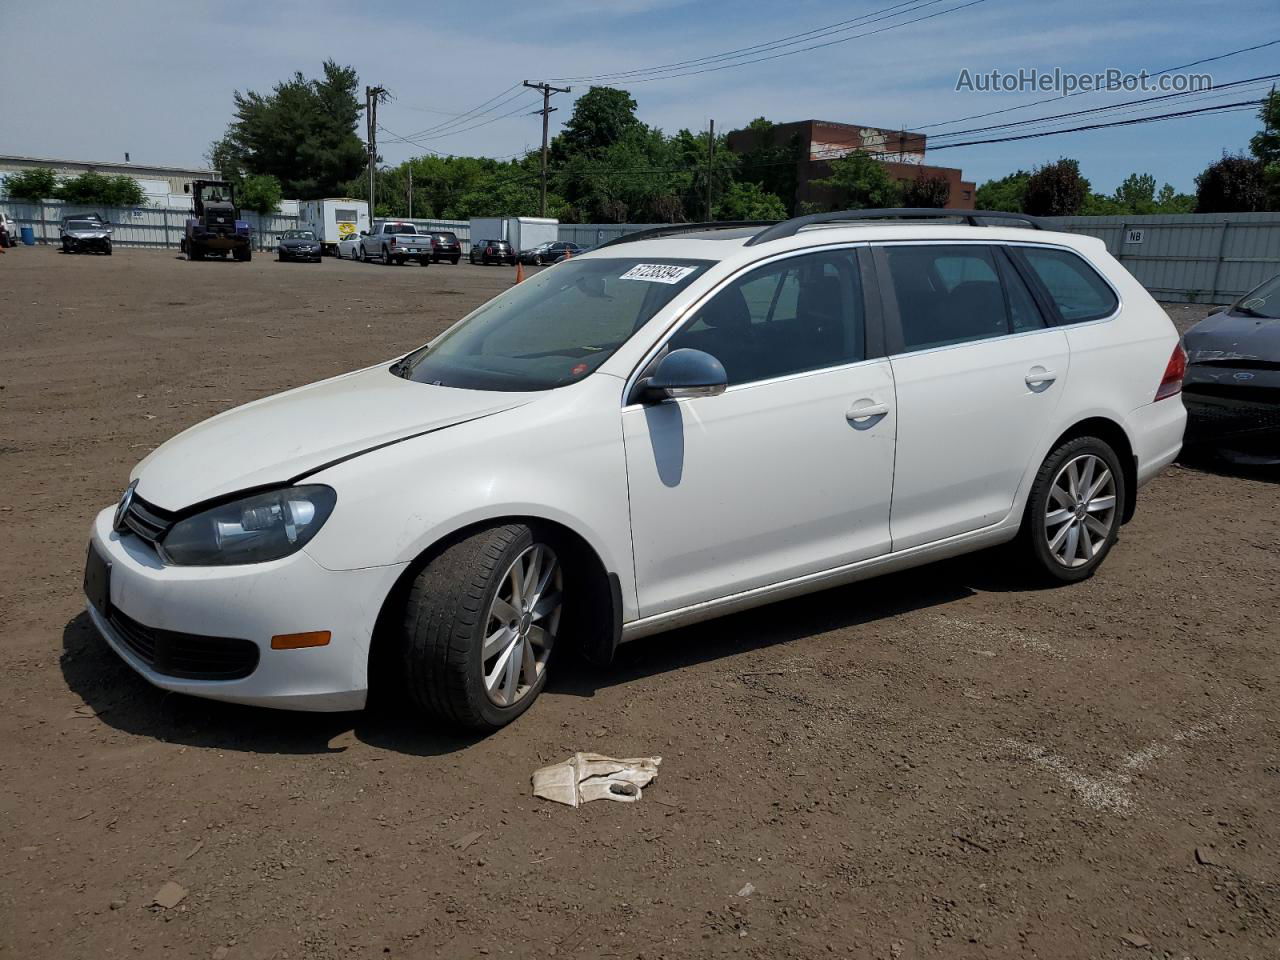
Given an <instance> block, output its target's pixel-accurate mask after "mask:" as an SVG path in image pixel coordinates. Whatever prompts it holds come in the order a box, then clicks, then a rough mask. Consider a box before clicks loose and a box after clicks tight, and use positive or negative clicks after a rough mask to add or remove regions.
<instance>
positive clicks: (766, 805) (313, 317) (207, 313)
mask: <svg viewBox="0 0 1280 960" xmlns="http://www.w3.org/2000/svg"><path fill="white" fill-rule="evenodd" d="M510 279H511V270H510V269H507V268H481V267H471V266H468V265H466V264H463V265H461V266H458V267H451V266H448V265H438V266H433V267H431V268H429V269H422V268H420V267H413V266H407V267H402V268H398V269H397V268H384V267H379V266H364V265H360V264H354V263H346V262H342V263H338V262H333V261H326V262H325V263H324V264H321V265H309V264H298V265H292V264H290V265H282V264H278V263H275V262H274V261H271V260H268V259H266V258H263V257H260V258H259V259H257V260H255V261H254V262H252V263H251V264H234V263H218V262H213V263H203V264H189V263H184V262H180V261H178V260H176V259H175V258H174V257H173V256H172V255H171V254H167V253H162V252H158V251H129V250H121V251H119V252H118V253H117V254H116V255H115V256H114V257H112V258H109V259H108V258H105V257H98V258H93V257H64V256H61V255H59V254H57V253H55V252H53V251H52V250H48V249H22V248H19V249H18V250H15V251H12V252H11V253H10V254H8V255H6V256H4V257H0V335H2V337H3V344H4V347H3V352H2V353H0V488H2V489H3V490H4V496H3V497H2V498H0V528H2V529H3V533H4V537H3V542H4V544H5V549H4V551H3V552H2V553H0V584H3V587H0V623H2V624H3V633H2V634H0V636H2V638H3V643H2V646H0V698H2V699H3V701H4V703H5V704H6V709H5V710H4V712H3V714H0V742H3V744H4V748H3V751H0V775H2V777H3V786H2V787H0V791H2V792H0V831H2V834H3V851H4V856H3V859H2V860H0V947H2V948H3V953H2V954H0V955H3V956H6V957H14V958H18V957H21V958H24V960H28V958H36V957H41V958H42V957H59V958H61V957H93V958H102V957H106V956H116V957H119V956H135V955H136V956H146V957H152V956H161V955H165V956H174V957H215V958H221V957H227V958H229V960H235V958H240V957H254V958H270V957H285V956H288V957H293V958H297V957H321V958H328V957H346V956H359V957H373V956H391V957H397V956H402V957H434V956H440V957H467V958H470V957H475V956H481V955H488V956H500V955H509V956H517V957H531V956H539V957H545V956H569V957H591V958H598V957H646V958H654V957H706V956H721V955H730V954H737V955H740V956H743V957H757V958H777V957H795V958H813V957H820V956H826V955H828V954H832V955H837V956H853V957H884V958H892V960H903V958H912V957H932V956H947V957H975V958H976V957H1005V956H1020V957H1022V956H1038V957H1072V958H1076V957H1141V956H1157V957H1170V958H1173V957H1177V958H1181V957H1224V958H1233V960H1234V958H1243V957H1258V958H1261V957H1273V956H1275V955H1276V949H1277V947H1276V944H1277V943H1278V942H1280V905H1278V904H1280V866H1278V864H1280V746H1278V741H1277V733H1278V732H1280V731H1278V730H1277V719H1278V717H1280V712H1278V711H1277V707H1276V699H1275V697H1276V694H1275V691H1276V689H1277V681H1280V653H1278V652H1277V642H1278V641H1280V628H1278V627H1277V605H1278V599H1280V598H1278V594H1280V547H1278V546H1277V544H1278V543H1280V485H1277V484H1276V483H1275V482H1273V481H1272V479H1271V478H1268V477H1266V476H1265V475H1257V476H1239V475H1231V474H1229V473H1225V472H1223V473H1218V472H1203V471H1200V470H1192V469H1188V468H1182V467H1180V468H1176V469H1173V470H1170V471H1169V472H1168V473H1167V474H1166V475H1164V476H1163V477H1161V478H1160V479H1159V480H1158V481H1156V482H1155V483H1153V484H1152V485H1151V486H1150V487H1148V488H1147V489H1146V490H1145V491H1144V492H1143V496H1142V498H1141V501H1140V505H1139V511H1138V516H1137V518H1136V519H1135V521H1134V522H1133V523H1132V524H1131V525H1129V526H1128V527H1126V528H1125V532H1124V537H1123V539H1122V541H1121V543H1120V544H1119V546H1118V547H1117V549H1116V550H1115V552H1114V553H1113V554H1112V556H1111V558H1110V559H1109V561H1108V563H1107V564H1106V565H1105V566H1104V567H1103V569H1102V571H1101V573H1100V574H1099V575H1098V576H1097V577H1095V578H1094V579H1093V580H1091V581H1089V582H1087V583H1084V584H1082V585H1079V586H1076V587H1071V588H1063V589H1055V590H1042V591H1031V590H1027V589H1025V588H1023V587H1021V586H1019V585H1018V583H1017V581H1016V579H1015V578H1013V577H1011V576H1010V575H1009V574H1008V573H1001V572H998V569H997V568H993V567H992V566H991V565H990V564H988V563H986V562H985V560H986V559H987V558H984V557H979V558H976V559H975V558H969V559H966V560H962V561H957V562H952V563H949V564H945V565H941V566H935V567H931V568H927V569H924V570H921V571H917V572H912V573H908V574H905V575H900V576H894V577H891V578H888V579H884V580H880V581H875V582H871V583H866V584H861V585H858V586H854V587H849V588H845V589H839V590H833V591H830V592H827V593H823V594H821V595H818V596H814V597H809V598H805V599H802V600H798V601H792V602H788V603H785V604H782V605H779V606H775V607H772V608H768V609H766V610H763V611H759V612H754V613H750V614H747V615H742V616H736V617H732V618H729V619H725V620H722V621H719V622H714V623H710V624H705V625H701V626H698V627H695V628H690V629H687V630H684V631H681V632H678V633H674V634H671V635H668V636H665V637H660V638H655V639H653V640H650V641H644V642H642V643H640V644H637V645H635V646H634V647H632V648H627V649H626V650H625V651H624V653H623V655H622V656H621V659H620V662H619V663H617V664H616V665H615V666H614V667H613V668H611V669H609V670H607V671H597V670H592V669H590V668H588V667H586V666H583V665H579V664H576V663H573V662H570V661H565V662H562V663H561V664H559V667H561V668H562V669H560V670H559V671H558V672H557V673H556V674H555V675H554V676H553V678H552V686H551V687H550V688H549V690H548V692H547V693H546V694H545V695H544V696H543V697H542V698H541V700H540V701H539V702H538V704H536V705H535V707H534V708H533V709H532V710H531V711H530V712H529V713H528V714H526V715H525V716H524V717H523V718H522V719H521V720H520V721H519V722H518V723H516V724H515V725H514V726H513V727H511V728H508V729H506V730H504V731H502V732H500V733H498V734H496V735H494V736H491V737H488V738H487V739H483V740H474V739H462V738H458V737H456V736H451V735H447V734H443V733H440V732H438V731H435V730H432V729H426V728H423V727H422V726H421V725H414V724H413V723H411V722H407V721H405V720H403V719H400V718H396V717H393V716H387V715H385V713H382V712H376V711H375V712H369V713H365V714H341V715H295V714H283V713H277V712H270V711H265V710H255V709H249V708H241V707H234V706H222V705H216V704H211V703H207V702H202V701H199V700H193V699H188V698H185V697H181V696H174V695H166V694H164V693H161V692H160V691H158V690H155V689H153V688H151V687H150V686H148V685H147V684H146V683H145V682H143V681H142V680H140V679H138V678H137V677H136V676H135V675H134V674H133V673H132V672H130V671H129V670H128V669H127V668H126V667H125V666H124V665H123V664H122V663H120V662H119V661H118V660H117V658H116V657H115V656H114V655H113V654H112V653H111V652H110V651H109V650H108V649H107V648H106V647H105V645H104V644H103V643H102V642H101V641H100V640H99V639H98V638H97V637H96V636H95V635H94V634H93V632H92V630H91V629H90V628H89V626H88V625H87V621H86V618H85V616H84V615H83V613H82V612H81V608H82V602H83V601H82V598H81V593H80V575H81V564H82V561H83V557H84V544H85V540H86V534H87V529H88V524H89V519H90V517H91V515H92V514H93V513H94V512H95V511H97V510H98V509H99V508H100V507H101V506H102V505H104V504H107V503H110V502H112V501H114V500H115V499H116V498H117V497H118V496H119V493H120V491H121V489H122V487H123V486H124V483H125V479H126V476H127V473H128V470H129V468H130V466H131V465H132V464H133V463H134V462H136V461H137V460H138V459H140V458H141V457H142V456H143V455H144V454H145V453H146V452H147V450H149V449H150V448H151V447H153V446H155V445H156V444H158V443H160V442H162V441H163V440H165V439H166V438H167V437H169V436H171V435H172V434H174V433H175V432H177V431H178V430H180V429H182V428H183V427H186V426H188V425H189V424H192V423H194V422H196V421H198V420H201V419H203V418H205V417H207V416H209V415H211V414H213V413H215V412H217V411H219V410H222V409H225V408H226V407H229V406H231V405H233V404H239V403H242V402H245V401H247V400H250V399H253V398H255V397H258V396H261V395H264V394H268V393H272V392H275V391H278V390H280V389H282V388H285V387H289V386H293V385H296V384H301V383H304V382H307V381H310V380H314V379H318V378H320V377H322V376H325V375H328V374H331V373H334V372H336V371H339V370H342V369H346V368H352V367H356V366H358V365H361V364H364V363H366V362H371V361H374V360H377V359H379V358H385V357H390V356H393V355H395V354H396V353H397V352H398V351H402V350H404V349H406V348H408V347H410V346H412V345H415V344H417V343H419V342H421V341H422V340H424V339H426V338H427V337H428V336H429V335H430V334H432V333H433V332H434V331H436V330H438V329H440V328H441V327H442V325H443V324H444V323H445V322H446V321H447V320H448V319H450V318H453V317H455V316H457V315H458V314H460V313H461V312H463V311H465V310H466V309H468V308H469V307H470V306H472V305H474V304H476V303H479V302H480V301H482V300H483V299H484V298H486V297H488V296H490V295H492V294H493V293H496V292H497V291H498V290H500V289H501V288H502V287H504V286H505V285H506V284H507V283H509V282H510ZM1201 313H1203V310H1202V309H1197V310H1192V311H1190V312H1189V315H1193V316H1195V315H1199V314H1201ZM575 749H587V750H596V751H600V752H603V753H609V754H613V755H617V756H632V755H648V754H660V755H662V757H663V765H662V773H661V776H660V777H659V778H658V780H657V781H656V782H655V783H654V785H653V786H652V788H650V789H648V790H646V792H645V796H644V799H643V801H642V802H641V803H639V804H636V805H630V806H628V805H623V804H611V803H597V804H592V805H591V806H588V807H585V808H583V809H580V810H571V809H569V808H565V807H557V806H553V805H551V804H547V803H544V802H542V801H535V800H532V799H531V798H530V796H529V775H530V773H531V771H532V770H533V769H534V768H535V767H537V766H539V765H541V764H543V763H548V762H553V761H555V760H558V759H561V758H563V757H565V756H566V755H568V754H569V753H570V752H571V751H573V750H575ZM476 834H478V836H476ZM468 840H469V841H470V842H467V841H468ZM169 882H174V883H176V884H179V885H180V886H181V887H182V888H183V889H184V890H185V891H186V894H185V897H184V898H183V899H182V900H181V902H179V903H177V904H176V905H174V906H171V907H169V908H167V909H165V908H162V907H159V906H155V905H153V903H152V901H153V898H154V897H155V895H156V894H157V892H158V891H160V890H161V888H162V887H164V885H165V884H167V883H169Z"/></svg>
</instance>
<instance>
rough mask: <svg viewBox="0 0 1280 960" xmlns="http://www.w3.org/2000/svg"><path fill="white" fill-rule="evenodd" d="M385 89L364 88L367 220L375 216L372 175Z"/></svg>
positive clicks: (374, 167) (375, 159) (376, 157)
mask: <svg viewBox="0 0 1280 960" xmlns="http://www.w3.org/2000/svg"><path fill="white" fill-rule="evenodd" d="M386 94H387V91H386V88H385V87H365V88H364V121H365V129H366V130H367V131H368V136H367V137H366V142H367V143H368V144H369V218H370V219H373V217H374V216H375V215H376V214H375V213H374V209H375V207H376V206H377V204H376V200H377V198H376V197H375V196H374V187H375V185H374V174H375V173H376V172H377V168H378V104H379V103H380V102H381V101H382V99H383V98H384V97H385V96H386Z"/></svg>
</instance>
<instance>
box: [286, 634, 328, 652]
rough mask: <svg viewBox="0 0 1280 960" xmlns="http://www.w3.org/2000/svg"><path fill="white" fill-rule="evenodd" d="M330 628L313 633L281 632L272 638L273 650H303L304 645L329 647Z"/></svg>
mask: <svg viewBox="0 0 1280 960" xmlns="http://www.w3.org/2000/svg"><path fill="white" fill-rule="evenodd" d="M332 636H333V634H331V633H330V632H329V631H328V630H313V631H312V632H311V633H281V634H278V635H277V636H274V637H272V638H271V649H272V650H301V649H302V648H303V647H327V646H328V645H329V639H330V637H332Z"/></svg>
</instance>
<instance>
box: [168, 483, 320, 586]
mask: <svg viewBox="0 0 1280 960" xmlns="http://www.w3.org/2000/svg"><path fill="white" fill-rule="evenodd" d="M337 499H338V495H337V494H336V493H334V491H333V489H332V488H331V487H323V486H319V485H314V486H305V487H286V488H285V489H283V490H271V491H269V492H267V493H259V494H254V495H253V496H251V497H245V498H244V499H243V500H236V501H234V502H232V503H226V504H223V505H222V506H220V507H213V508H212V509H210V510H206V511H204V512H203V513H198V514H196V515H195V516H194V517H188V518H187V519H185V520H181V521H179V522H178V523H176V524H174V525H173V529H171V530H170V531H169V533H168V534H167V535H166V536H165V538H164V540H162V541H161V543H160V547H161V549H162V550H163V551H164V556H165V559H167V560H168V561H169V562H170V563H174V564H177V565H179V566H231V565H234V564H243V563H265V562H266V561H268V560H279V559H280V558H281V557H287V556H288V555H289V554H291V553H296V552H297V551H299V550H301V549H302V548H303V547H304V546H305V545H306V544H307V542H308V541H309V540H310V539H311V538H312V537H314V536H315V535H316V534H317V533H318V532H319V531H320V528H321V527H322V526H323V525H324V522H325V521H326V520H328V519H329V514H331V513H332V512H333V505H334V503H336V502H337Z"/></svg>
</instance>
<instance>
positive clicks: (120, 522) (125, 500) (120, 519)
mask: <svg viewBox="0 0 1280 960" xmlns="http://www.w3.org/2000/svg"><path fill="white" fill-rule="evenodd" d="M137 485H138V481H137V480H135V481H133V483H131V484H129V486H127V487H125V491H124V496H122V497H121V498H120V503H119V505H118V506H117V507H116V515H115V516H114V517H113V518H112V519H111V526H112V528H113V529H114V530H115V531H116V533H124V532H125V531H126V530H127V529H128V528H127V527H125V525H124V517H125V514H127V513H128V512H129V504H131V503H133V488H134V487H136V486H137Z"/></svg>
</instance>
